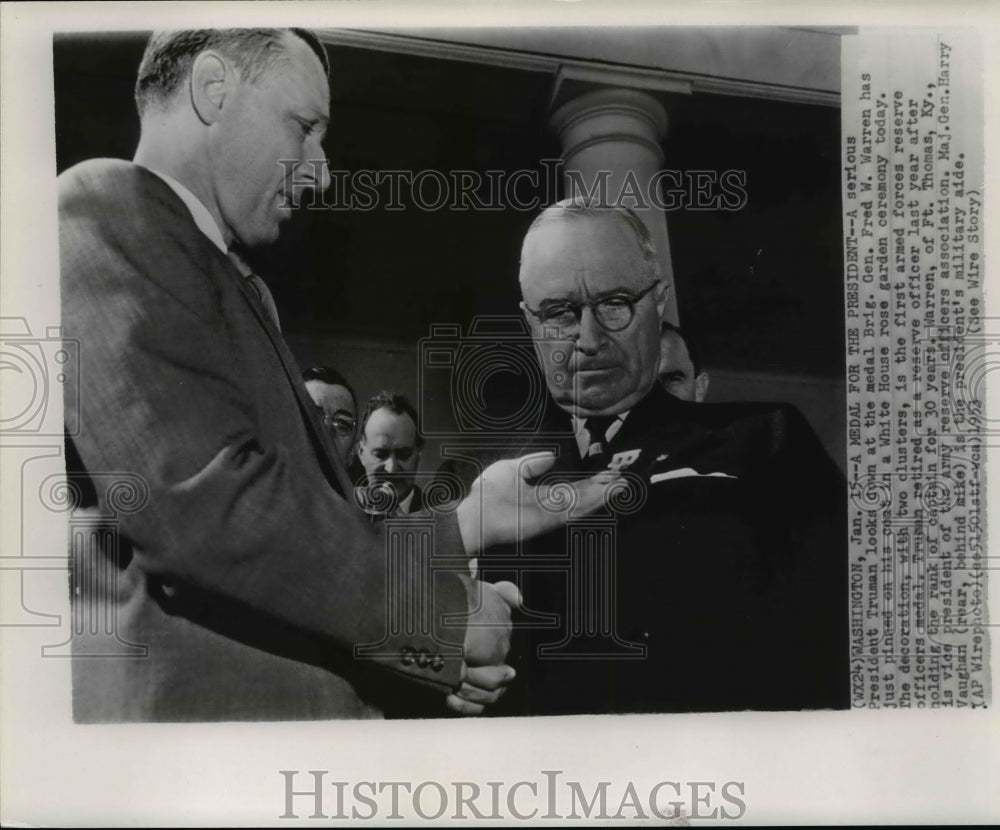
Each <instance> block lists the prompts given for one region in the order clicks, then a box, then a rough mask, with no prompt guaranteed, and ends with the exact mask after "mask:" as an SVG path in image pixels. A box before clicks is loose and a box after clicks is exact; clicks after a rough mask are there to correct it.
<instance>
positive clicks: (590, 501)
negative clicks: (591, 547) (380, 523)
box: [456, 452, 621, 556]
mask: <svg viewBox="0 0 1000 830" xmlns="http://www.w3.org/2000/svg"><path fill="white" fill-rule="evenodd" d="M555 461H556V457H555V455H554V454H553V453H551V452H539V453H534V454H532V455H526V456H523V457H522V458H510V459H505V460H503V461H497V462H495V463H494V464H491V465H490V466H489V467H487V468H486V469H485V470H484V471H483V474H482V475H481V476H479V478H477V479H476V480H475V481H474V482H473V483H472V488H471V491H470V493H469V495H468V497H467V498H466V499H465V500H464V501H463V502H462V503H461V504H460V505H459V506H458V509H457V510H456V516H457V517H458V528H459V531H460V532H461V534H462V542H463V544H464V545H465V550H466V552H467V553H468V554H469V556H475V555H476V554H478V553H479V551H481V550H484V549H485V548H488V547H490V546H491V545H498V544H513V543H516V542H518V541H524V540H526V539H532V538H534V537H535V536H540V535H541V534H543V533H548V532H549V531H552V530H556V529H558V528H559V527H562V526H563V525H565V524H566V523H567V522H568V521H569V519H570V514H571V513H572V515H573V516H584V515H586V514H588V513H592V512H594V511H595V510H597V509H598V508H599V507H601V506H602V505H603V504H605V502H606V498H607V495H608V488H609V487H611V486H614V485H615V484H617V483H619V482H620V481H621V475H620V474H619V473H616V472H611V471H604V472H601V473H598V474H597V475H595V476H592V477H591V478H587V479H583V480H581V481H574V482H561V483H559V484H558V485H553V486H544V485H539V484H536V483H535V481H536V479H538V478H539V477H540V476H541V475H543V474H544V473H546V472H547V471H548V470H550V469H551V468H552V466H553V464H555ZM556 487H557V488H559V490H554V488H556ZM570 493H571V494H572V497H569V498H567V496H569V495H570ZM562 505H565V506H562Z"/></svg>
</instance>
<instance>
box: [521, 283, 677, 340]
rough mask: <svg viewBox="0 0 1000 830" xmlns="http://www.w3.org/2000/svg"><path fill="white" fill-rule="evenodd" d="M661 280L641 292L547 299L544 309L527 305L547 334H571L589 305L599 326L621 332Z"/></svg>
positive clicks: (565, 335)
mask: <svg viewBox="0 0 1000 830" xmlns="http://www.w3.org/2000/svg"><path fill="white" fill-rule="evenodd" d="M658 285H660V283H659V282H654V283H652V284H650V285H647V286H646V287H645V288H644V289H643V290H642V291H640V292H639V293H638V294H628V293H626V292H624V291H622V292H619V293H616V294H609V295H607V296H605V297H601V298H600V299H599V300H592V301H591V302H587V303H577V302H573V301H572V300H553V301H549V302H546V303H544V304H543V305H542V307H541V308H531V307H530V306H528V305H525V306H524V310H525V311H527V312H528V313H530V314H531V315H532V316H533V317H534V318H535V319H536V320H538V322H539V323H541V324H542V326H543V328H544V329H545V333H546V336H550V337H572V336H573V335H575V334H576V332H577V331H578V330H579V328H580V320H581V318H582V317H583V309H585V308H589V309H590V311H591V313H592V314H593V315H594V319H595V320H596V321H597V323H598V325H600V326H601V328H603V329H605V330H606V331H622V330H623V329H627V328H628V327H629V325H630V324H631V323H632V320H633V318H634V317H635V307H636V306H637V305H638V304H639V301H640V300H642V298H643V297H645V296H646V295H647V294H648V293H649V292H650V291H652V290H653V289H654V288H656V286H658Z"/></svg>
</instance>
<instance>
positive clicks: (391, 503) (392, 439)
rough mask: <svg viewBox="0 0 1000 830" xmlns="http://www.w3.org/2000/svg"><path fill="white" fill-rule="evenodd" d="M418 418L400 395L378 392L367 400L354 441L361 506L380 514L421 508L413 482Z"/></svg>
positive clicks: (417, 461) (419, 441) (418, 445)
mask: <svg viewBox="0 0 1000 830" xmlns="http://www.w3.org/2000/svg"><path fill="white" fill-rule="evenodd" d="M418 420H419V419H418V418H417V411H416V409H414V407H413V405H412V404H411V403H410V402H409V401H408V400H407V399H406V398H405V397H404V396H403V395H399V394H396V393H393V392H380V393H379V394H378V395H375V396H374V397H373V398H372V399H371V400H370V401H368V406H367V407H366V409H365V414H364V418H363V419H362V422H361V438H360V439H359V441H358V458H359V459H360V461H361V465H362V466H363V467H364V470H365V482H364V484H363V485H362V487H361V488H360V491H361V492H360V498H359V502H360V503H361V504H362V506H363V507H364V509H366V510H370V511H372V512H379V513H383V514H396V513H401V514H407V513H418V512H420V511H421V510H422V509H423V506H424V505H423V497H422V495H421V491H420V487H418V486H417V485H416V483H415V479H416V475H417V468H418V467H419V466H420V450H421V449H422V448H423V446H424V438H423V436H422V435H421V434H420V430H419V429H418V428H417V421H418Z"/></svg>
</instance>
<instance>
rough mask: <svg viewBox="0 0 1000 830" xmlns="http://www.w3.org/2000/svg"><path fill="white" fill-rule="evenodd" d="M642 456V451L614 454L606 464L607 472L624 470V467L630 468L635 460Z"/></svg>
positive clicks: (626, 451)
mask: <svg viewBox="0 0 1000 830" xmlns="http://www.w3.org/2000/svg"><path fill="white" fill-rule="evenodd" d="M641 454H642V450H625V451H623V452H616V453H615V454H614V455H613V456H611V462H610V463H609V464H608V469H609V470H624V469H625V468H626V467H630V466H632V465H633V464H635V461H636V459H637V458H638V457H639V456H640V455H641Z"/></svg>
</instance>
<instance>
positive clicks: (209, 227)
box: [139, 165, 229, 254]
mask: <svg viewBox="0 0 1000 830" xmlns="http://www.w3.org/2000/svg"><path fill="white" fill-rule="evenodd" d="M139 166H140V167H144V166H145V165H139ZM146 169H147V170H148V171H149V172H150V173H153V174H154V175H156V176H159V177H160V178H161V179H163V181H165V182H166V183H167V184H168V185H170V189H171V190H173V191H174V193H176V194H177V195H178V196H179V197H180V198H181V201H182V202H184V204H185V205H187V209H188V210H189V211H190V212H191V218H192V219H194V223H195V224H196V225H197V226H198V230H200V231H201V232H202V233H203V234H205V236H207V237H208V238H209V239H210V240H211V242H212V244H213V245H215V247H216V248H218V249H219V250H220V251H222V253H224V254H228V253H229V248H228V247H227V246H226V242H225V240H224V239H223V238H222V231H221V230H220V228H219V226H218V225H217V224H216V222H215V219H214V218H213V217H212V214H211V213H209V212H208V208H207V207H205V205H204V204H203V203H202V201H201V200H200V199H199V198H198V197H197V196H195V195H194V194H193V193H192V192H191V191H190V190H188V189H187V188H186V187H185V186H184V185H182V184H181V183H180V182H179V181H177V179H175V178H172V177H171V176H168V175H167V174H166V173H161V172H160V171H159V170H153V169H152V168H151V167H146Z"/></svg>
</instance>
